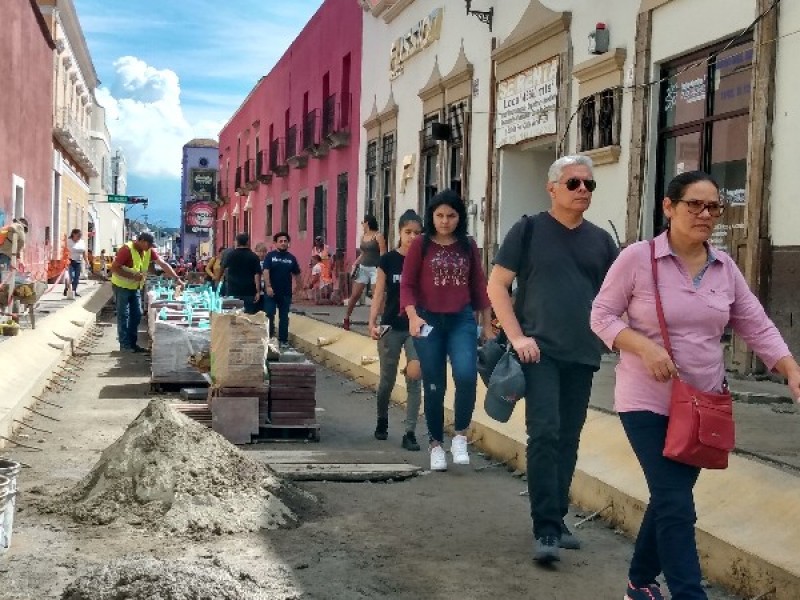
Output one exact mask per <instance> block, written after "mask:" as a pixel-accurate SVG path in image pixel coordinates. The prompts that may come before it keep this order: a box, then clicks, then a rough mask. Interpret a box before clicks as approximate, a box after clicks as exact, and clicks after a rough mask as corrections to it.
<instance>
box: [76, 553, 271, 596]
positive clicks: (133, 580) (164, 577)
mask: <svg viewBox="0 0 800 600" xmlns="http://www.w3.org/2000/svg"><path fill="white" fill-rule="evenodd" d="M281 597H282V598H285V595H281ZM122 598H126V599H127V600H270V599H271V598H277V596H276V595H274V594H271V593H269V592H268V590H266V589H265V588H263V587H262V586H260V585H259V584H258V583H256V582H255V581H254V580H253V579H252V578H251V577H250V576H249V575H247V574H244V573H235V572H233V571H231V570H230V569H227V568H225V567H219V566H210V565H192V564H188V563H184V562H180V561H160V560H155V559H152V558H130V559H120V560H114V561H112V562H110V563H108V564H105V565H102V566H99V567H94V568H92V569H91V570H90V571H88V572H87V573H85V574H83V575H81V576H80V577H78V578H77V579H76V580H75V581H74V582H73V583H71V584H70V585H69V586H67V588H66V589H65V590H64V592H63V594H62V595H61V600H121V599H122Z"/></svg>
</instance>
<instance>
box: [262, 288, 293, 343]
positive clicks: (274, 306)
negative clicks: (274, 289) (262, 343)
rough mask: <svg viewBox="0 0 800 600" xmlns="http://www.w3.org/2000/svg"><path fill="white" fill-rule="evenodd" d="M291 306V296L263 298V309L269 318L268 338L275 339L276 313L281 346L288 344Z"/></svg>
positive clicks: (277, 295) (276, 295)
mask: <svg viewBox="0 0 800 600" xmlns="http://www.w3.org/2000/svg"><path fill="white" fill-rule="evenodd" d="M291 306H292V296H291V295H286V294H284V295H279V294H275V295H274V296H266V297H265V298H264V309H265V310H266V312H267V317H269V337H271V338H272V337H275V313H276V312H277V313H278V317H279V319H280V322H279V323H278V341H279V342H280V343H282V344H287V343H288V342H289V309H290V308H291Z"/></svg>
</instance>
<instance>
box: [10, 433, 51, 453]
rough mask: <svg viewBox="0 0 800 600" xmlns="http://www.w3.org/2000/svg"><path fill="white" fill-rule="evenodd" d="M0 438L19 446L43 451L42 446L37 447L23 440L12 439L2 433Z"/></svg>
mask: <svg viewBox="0 0 800 600" xmlns="http://www.w3.org/2000/svg"><path fill="white" fill-rule="evenodd" d="M0 440H5V441H7V442H11V443H12V444H14V445H16V446H19V447H20V448H26V449H28V450H35V451H36V452H41V451H42V449H41V448H37V447H36V446H28V445H26V444H23V443H22V442H18V441H17V440H12V439H11V438H7V437H6V436H4V435H0Z"/></svg>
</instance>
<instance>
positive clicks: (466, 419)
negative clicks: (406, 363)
mask: <svg viewBox="0 0 800 600" xmlns="http://www.w3.org/2000/svg"><path fill="white" fill-rule="evenodd" d="M418 312H419V316H420V317H422V318H423V319H425V321H426V322H427V323H428V325H430V326H431V327H433V330H432V331H431V333H430V335H428V337H418V338H414V347H415V348H416V349H417V354H418V355H419V360H420V363H421V366H422V387H423V389H424V390H425V421H426V423H427V425H428V434H429V436H430V439H431V441H436V442H439V443H441V442H442V441H444V395H445V392H446V391H447V359H448V357H449V358H450V368H451V370H452V373H453V382H454V383H455V386H456V396H455V414H456V419H455V429H456V431H465V430H466V429H467V428H468V427H469V424H470V421H472V411H473V410H475V391H476V387H477V385H478V339H477V335H476V331H477V330H476V325H475V315H474V314H473V310H472V307H470V306H467V307H466V308H464V309H463V310H462V311H461V312H457V313H452V314H448V313H434V312H429V311H427V310H421V309H418Z"/></svg>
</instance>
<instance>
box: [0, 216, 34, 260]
mask: <svg viewBox="0 0 800 600" xmlns="http://www.w3.org/2000/svg"><path fill="white" fill-rule="evenodd" d="M26 233H28V221H27V220H26V219H24V218H20V219H14V222H13V223H11V225H6V226H5V227H2V228H0V269H7V270H8V269H11V257H12V256H13V257H15V258H16V259H17V260H20V259H21V258H22V248H24V247H25V234H26Z"/></svg>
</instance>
